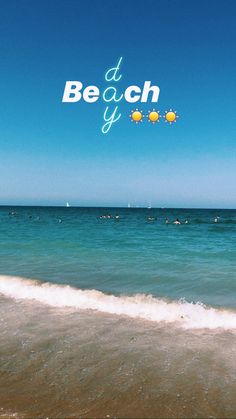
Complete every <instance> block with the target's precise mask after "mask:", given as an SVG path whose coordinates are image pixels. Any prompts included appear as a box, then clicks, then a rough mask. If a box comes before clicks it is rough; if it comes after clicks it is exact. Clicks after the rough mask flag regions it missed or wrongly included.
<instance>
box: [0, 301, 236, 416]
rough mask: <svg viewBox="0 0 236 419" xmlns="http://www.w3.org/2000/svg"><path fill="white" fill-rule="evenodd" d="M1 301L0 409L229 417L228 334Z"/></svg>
mask: <svg viewBox="0 0 236 419" xmlns="http://www.w3.org/2000/svg"><path fill="white" fill-rule="evenodd" d="M1 303H2V304H1V319H2V321H1V328H2V330H1V336H2V342H3V345H2V356H1V374H0V391H1V395H2V396H1V406H0V407H1V408H2V410H1V413H2V414H4V412H5V414H6V415H7V414H9V412H12V413H16V412H17V416H15V417H18V418H19V419H21V418H22V419H32V418H35V419H36V418H42V417H49V418H52V419H54V418H58V419H59V418H78V417H84V418H86V417H98V418H102V417H127V418H138V417H140V418H141V417H142V418H163V417H165V418H168V419H172V418H176V417H178V418H186V419H187V418H210V417H215V418H234V417H235V414H236V402H235V372H236V371H235V362H234V360H235V343H236V335H235V334H234V333H231V332H229V331H228V332H227V331H219V330H217V331H216V330H215V331H210V330H201V331H199V330H192V331H191V330H180V329H176V328H173V327H171V326H166V327H163V326H160V325H157V324H155V323H153V322H149V321H145V320H137V319H128V318H124V317H118V316H114V315H110V314H103V313H97V314H96V316H94V314H93V313H89V312H85V311H79V312H78V311H74V310H73V309H66V308H64V309H60V310H58V309H57V308H54V307H49V306H45V305H42V304H40V303H37V302H33V303H32V302H30V301H27V302H26V301H20V300H19V301H13V300H12V299H7V298H4V299H3V300H2V302H1ZM8 417H9V416H8Z"/></svg>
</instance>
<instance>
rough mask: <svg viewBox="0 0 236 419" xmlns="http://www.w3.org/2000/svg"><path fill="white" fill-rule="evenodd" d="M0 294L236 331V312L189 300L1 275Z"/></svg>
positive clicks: (149, 319)
mask: <svg viewBox="0 0 236 419" xmlns="http://www.w3.org/2000/svg"><path fill="white" fill-rule="evenodd" d="M0 293H2V294H3V295H4V296H6V297H10V298H14V299H22V300H35V301H38V302H40V303H43V304H47V305H49V306H53V307H71V308H75V309H79V310H95V311H100V312H103V313H111V314H116V315H125V316H128V317H130V318H139V319H144V320H148V321H153V322H157V323H161V322H165V323H173V324H175V325H176V326H178V327H181V328H183V329H203V328H208V329H217V328H222V329H225V330H232V329H236V312H235V311H233V310H227V309H216V308H213V307H208V306H205V305H203V304H201V303H189V302H187V301H185V300H179V301H168V300H164V299H161V298H156V297H153V296H152V295H146V294H135V295H130V296H125V295H121V296H115V295H108V294H104V293H103V292H101V291H97V290H88V289H87V290H81V289H77V288H73V287H71V286H69V285H56V284H51V283H48V282H46V283H45V282H40V281H37V280H29V279H24V278H19V277H12V276H5V275H0Z"/></svg>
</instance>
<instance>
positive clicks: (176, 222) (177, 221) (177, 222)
mask: <svg viewBox="0 0 236 419" xmlns="http://www.w3.org/2000/svg"><path fill="white" fill-rule="evenodd" d="M173 224H176V225H179V224H181V222H180V221H179V219H178V218H176V220H175V221H174V222H173Z"/></svg>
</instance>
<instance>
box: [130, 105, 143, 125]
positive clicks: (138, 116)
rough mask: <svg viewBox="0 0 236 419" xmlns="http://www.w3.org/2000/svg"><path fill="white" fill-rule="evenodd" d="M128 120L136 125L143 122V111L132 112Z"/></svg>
mask: <svg viewBox="0 0 236 419" xmlns="http://www.w3.org/2000/svg"><path fill="white" fill-rule="evenodd" d="M130 118H131V121H132V122H135V123H136V124H138V123H139V122H143V111H139V110H138V109H135V111H132V112H131V114H130Z"/></svg>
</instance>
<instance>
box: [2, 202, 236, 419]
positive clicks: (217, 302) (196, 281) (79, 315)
mask: <svg viewBox="0 0 236 419" xmlns="http://www.w3.org/2000/svg"><path fill="white" fill-rule="evenodd" d="M176 219H179V220H180V222H181V224H180V225H176V224H174V223H173V222H174V221H175V220H176ZM166 220H168V223H166ZM216 221H217V222H216ZM235 238H236V210H220V209H215V210H214V209H209V210H205V209H167V208H163V209H158V208H157V209H155V208H153V209H148V208H75V207H74V208H73V207H69V208H64V207H20V206H19V207H7V206H2V207H0V301H1V306H0V317H1V365H0V371H1V378H0V391H1V393H0V395H1V397H0V400H1V411H0V417H10V416H13V415H15V416H14V417H19V418H21V417H22V418H32V417H33V418H34V417H37V418H38V417H52V418H54V417H55V418H64V417H66V418H71V417H73V418H77V417H159V418H162V417H163V418H164V417H165V418H174V417H183V418H189V417H196V418H199V417H202V418H203V417H204V418H205V417H219V418H220V417H221V418H222V417H224V418H234V417H235V416H236V402H235V397H234V395H235V392H236V368H235V354H236V349H235V343H236V339H235V337H236V297H235V296H236V276H235V275H236V273H235V272H236V269H235V267H236V239H235Z"/></svg>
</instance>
